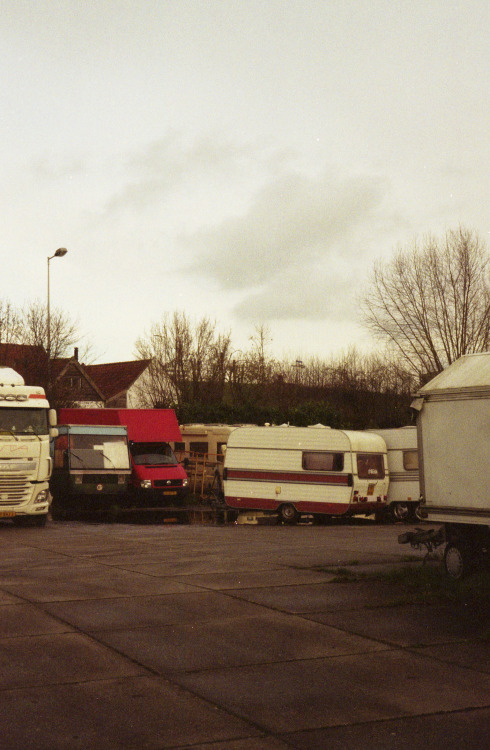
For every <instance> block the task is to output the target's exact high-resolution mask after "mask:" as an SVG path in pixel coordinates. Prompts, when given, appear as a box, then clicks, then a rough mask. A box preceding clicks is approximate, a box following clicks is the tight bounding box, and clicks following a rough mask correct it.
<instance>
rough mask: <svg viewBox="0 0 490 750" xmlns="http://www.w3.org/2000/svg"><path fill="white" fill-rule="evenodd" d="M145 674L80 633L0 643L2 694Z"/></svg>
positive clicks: (0, 684)
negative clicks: (41, 686)
mask: <svg viewBox="0 0 490 750" xmlns="http://www.w3.org/2000/svg"><path fill="white" fill-rule="evenodd" d="M144 671H145V670H144V669H142V668H141V667H139V666H137V665H135V664H132V663H131V662H130V661H129V660H127V659H124V658H123V657H120V656H119V655H117V654H115V653H114V652H113V651H110V650H109V649H108V648H106V647H105V646H102V645H100V644H98V643H96V642H95V641H93V640H92V639H91V638H89V637H87V636H85V635H80V634H78V633H61V634H60V633H54V634H51V635H42V636H29V637H17V638H2V639H1V640H0V690H6V689H13V688H20V687H32V686H35V685H50V684H51V685H52V684H55V683H58V682H83V681H84V680H97V679H98V680H102V679H109V678H110V677H120V676H129V675H137V674H142V673H143V672H144Z"/></svg>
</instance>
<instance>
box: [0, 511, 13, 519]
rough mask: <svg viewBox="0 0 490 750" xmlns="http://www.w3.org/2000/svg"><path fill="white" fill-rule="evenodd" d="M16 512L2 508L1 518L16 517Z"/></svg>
mask: <svg viewBox="0 0 490 750" xmlns="http://www.w3.org/2000/svg"><path fill="white" fill-rule="evenodd" d="M14 516H15V513H14V512H13V511H11V510H0V518H14Z"/></svg>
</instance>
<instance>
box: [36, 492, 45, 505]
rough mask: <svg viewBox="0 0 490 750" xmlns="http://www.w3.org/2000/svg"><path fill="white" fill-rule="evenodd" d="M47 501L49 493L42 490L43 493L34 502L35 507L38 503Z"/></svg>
mask: <svg viewBox="0 0 490 750" xmlns="http://www.w3.org/2000/svg"><path fill="white" fill-rule="evenodd" d="M47 499H48V491H47V490H41V492H39V493H38V495H37V497H36V499H35V500H34V505H37V504H38V503H45V502H46V501H47Z"/></svg>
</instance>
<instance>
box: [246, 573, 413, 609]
mask: <svg viewBox="0 0 490 750" xmlns="http://www.w3.org/2000/svg"><path fill="white" fill-rule="evenodd" d="M235 596H237V597H239V598H241V599H245V600H246V601H249V602H255V603H256V604H261V605H263V606H266V607H271V608H273V609H278V610H281V611H284V612H292V613H296V614H298V613H308V612H329V611H335V612H337V611H339V610H350V609H358V608H360V607H365V606H372V607H376V606H381V605H383V604H385V605H386V604H390V603H391V602H394V601H397V600H399V599H400V587H399V585H398V584H396V583H391V582H385V581H371V582H370V583H369V585H367V584H366V581H352V582H348V583H339V582H330V581H328V580H326V581H324V582H321V583H315V584H304V585H291V586H271V587H267V588H253V589H239V590H237V591H236V592H235Z"/></svg>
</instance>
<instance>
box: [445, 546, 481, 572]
mask: <svg viewBox="0 0 490 750" xmlns="http://www.w3.org/2000/svg"><path fill="white" fill-rule="evenodd" d="M473 562H474V560H473V556H472V554H471V550H470V549H469V548H468V547H467V546H466V545H465V544H462V543H461V542H449V544H448V545H447V546H446V549H445V550H444V569H445V571H446V573H447V575H448V576H449V578H452V579H453V581H459V580H460V579H461V578H464V577H465V576H466V575H468V573H470V571H471V570H472V569H473Z"/></svg>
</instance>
